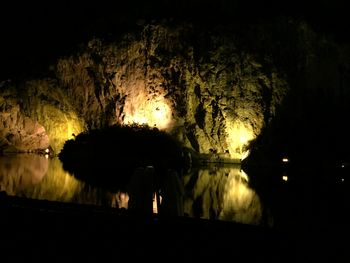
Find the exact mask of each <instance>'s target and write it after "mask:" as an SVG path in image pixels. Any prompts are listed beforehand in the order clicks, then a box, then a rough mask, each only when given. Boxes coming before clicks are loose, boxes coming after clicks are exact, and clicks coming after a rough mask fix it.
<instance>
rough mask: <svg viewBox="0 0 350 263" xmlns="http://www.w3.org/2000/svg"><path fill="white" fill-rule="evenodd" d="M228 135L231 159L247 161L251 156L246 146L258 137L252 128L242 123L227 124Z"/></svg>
mask: <svg viewBox="0 0 350 263" xmlns="http://www.w3.org/2000/svg"><path fill="white" fill-rule="evenodd" d="M226 133H227V145H228V148H229V151H230V155H231V158H233V159H240V160H243V159H245V158H246V157H247V156H248V155H249V150H248V149H247V148H246V146H247V145H248V143H249V142H250V141H251V140H253V139H254V138H255V137H256V136H255V135H254V132H253V129H252V127H251V126H250V125H249V124H247V123H244V122H242V121H232V122H227V123H226Z"/></svg>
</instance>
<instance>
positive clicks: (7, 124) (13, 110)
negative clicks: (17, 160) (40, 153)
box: [0, 95, 49, 152]
mask: <svg viewBox="0 0 350 263" xmlns="http://www.w3.org/2000/svg"><path fill="white" fill-rule="evenodd" d="M48 146H49V138H48V136H47V134H46V132H45V129H44V127H43V126H42V125H40V124H39V123H38V122H37V121H34V120H33V119H31V118H29V117H26V116H24V115H23V114H22V113H21V111H20V106H19V105H18V103H17V101H16V100H15V99H13V98H8V97H7V98H5V97H3V96H1V95H0V151H1V150H2V151H4V152H18V151H19V152H26V151H29V150H40V149H45V148H47V147H48Z"/></svg>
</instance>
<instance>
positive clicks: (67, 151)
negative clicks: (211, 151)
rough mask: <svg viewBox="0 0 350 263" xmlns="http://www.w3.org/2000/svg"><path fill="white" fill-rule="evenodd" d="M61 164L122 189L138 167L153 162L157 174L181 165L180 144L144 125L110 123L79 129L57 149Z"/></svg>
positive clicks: (80, 175)
mask: <svg viewBox="0 0 350 263" xmlns="http://www.w3.org/2000/svg"><path fill="white" fill-rule="evenodd" d="M58 156H59V159H60V160H61V161H62V163H63V168H64V169H65V170H67V171H68V172H70V173H71V174H73V175H74V176H75V177H77V178H79V179H82V180H84V181H88V182H90V183H92V184H94V185H99V186H100V187H104V188H107V189H109V190H125V188H126V186H127V185H128V182H129V181H130V178H131V177H132V176H134V175H135V173H136V171H135V170H136V169H137V168H139V167H147V166H153V167H154V168H155V170H156V171H157V176H162V174H163V171H164V169H163V168H161V167H164V168H166V169H168V168H172V169H182V167H183V166H184V157H183V156H184V155H183V148H182V146H181V144H180V143H179V142H178V141H176V140H175V139H174V138H173V137H172V136H171V135H169V134H167V133H165V132H162V131H159V130H158V129H156V128H149V127H146V126H138V125H134V126H112V127H108V128H105V129H101V130H91V131H89V132H85V133H81V134H79V135H77V136H76V137H75V139H72V140H69V141H67V142H66V143H65V145H64V147H63V149H62V151H61V152H60V153H59V155H58Z"/></svg>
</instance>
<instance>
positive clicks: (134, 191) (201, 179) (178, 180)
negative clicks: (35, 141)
mask: <svg viewBox="0 0 350 263" xmlns="http://www.w3.org/2000/svg"><path fill="white" fill-rule="evenodd" d="M165 178H167V179H166V181H165V183H163V186H162V188H161V189H160V192H158V193H157V194H158V196H156V194H155V193H151V195H147V194H146V195H142V194H140V192H144V191H145V189H146V188H147V187H148V186H149V185H150V183H149V182H147V173H146V176H145V173H141V174H137V173H135V176H134V177H133V178H132V179H131V183H130V185H131V187H129V188H127V189H126V190H125V189H123V190H117V191H113V192H111V191H109V190H106V189H102V188H99V187H96V186H93V185H91V184H88V183H86V182H84V181H81V180H78V179H76V178H75V177H74V176H72V175H71V174H69V173H68V172H66V171H65V170H64V169H63V168H62V163H61V161H60V160H59V159H58V158H45V156H41V155H30V154H21V155H13V156H0V190H1V191H5V192H6V193H7V194H8V195H12V196H20V197H26V198H31V199H40V200H51V201H61V202H70V203H79V204H93V205H100V206H108V207H115V208H119V209H121V208H124V209H130V208H133V207H134V208H135V207H137V206H144V207H146V206H148V205H149V206H150V209H153V212H154V213H157V212H158V210H159V209H158V208H161V209H163V211H169V214H171V215H174V214H176V215H180V216H189V217H196V218H204V219H215V220H225V221H234V222H240V223H245V224H253V225H261V224H267V225H272V224H273V216H272V215H271V211H270V204H269V202H268V201H269V199H268V198H265V197H264V198H262V197H261V196H259V194H258V193H257V191H256V190H255V189H254V187H252V184H251V182H250V178H249V175H247V174H246V173H245V172H244V171H243V170H241V169H240V166H238V165H231V166H221V167H219V166H214V165H212V166H208V167H203V168H201V169H197V170H192V171H189V172H188V173H186V174H184V175H183V176H177V175H176V174H170V175H168V177H165ZM281 182H282V181H281ZM145 196H147V198H146V197H145ZM139 197H140V198H141V200H142V201H141V202H138V199H137V198H139ZM145 199H149V200H148V201H146V202H145ZM150 199H153V200H150ZM156 200H158V205H157V202H156ZM137 202H138V203H137ZM147 209H148V208H147Z"/></svg>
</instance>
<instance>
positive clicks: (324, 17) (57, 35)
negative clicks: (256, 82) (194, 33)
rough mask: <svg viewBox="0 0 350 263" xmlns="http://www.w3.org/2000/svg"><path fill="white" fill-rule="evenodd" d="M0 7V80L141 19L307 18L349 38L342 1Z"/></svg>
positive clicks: (180, 0) (136, 1)
mask: <svg viewBox="0 0 350 263" xmlns="http://www.w3.org/2000/svg"><path fill="white" fill-rule="evenodd" d="M305 2H307V4H306V3H305ZM0 10H1V16H0V30H1V41H0V42H1V43H0V63H1V64H0V71H1V73H0V79H2V80H3V79H7V78H18V77H19V78H25V77H26V76H27V75H30V74H31V73H33V72H36V73H38V72H40V71H42V70H44V69H46V68H47V67H48V64H49V63H51V62H52V63H53V62H54V61H55V60H56V59H57V57H59V56H63V55H66V54H70V53H72V52H74V50H76V48H77V46H78V44H79V43H82V42H86V41H87V40H89V39H91V38H92V37H93V36H99V37H110V36H115V35H120V34H122V33H124V32H127V31H128V29H130V28H132V26H133V25H135V22H136V21H137V20H139V19H145V20H146V21H152V20H153V19H156V20H160V19H163V18H173V19H175V20H185V21H191V22H193V21H194V22H198V23H204V24H206V23H207V24H214V23H231V22H232V23H236V22H239V23H250V22H254V21H256V20H257V19H268V18H270V17H275V16H281V15H283V16H290V17H294V18H297V19H299V18H302V19H306V20H307V21H308V22H309V23H310V24H311V25H312V26H313V27H314V28H315V30H316V31H318V32H324V33H326V34H329V35H331V36H332V37H334V38H335V39H336V40H337V41H338V40H339V41H349V39H350V34H348V32H347V31H348V25H349V24H350V23H349V16H348V15H347V14H346V10H347V8H346V7H345V1H343V0H319V1H316V0H315V1H301V0H294V1H293V0H286V1H282V0H281V1H277V0H265V1H263V0H250V1H249V0H248V1H247V0H246V1H244V0H176V1H175V0H144V1H141V0H128V1H119V0H118V1H95V2H92V1H85V2H83V1H78V2H77V1H66V0H61V1H47V2H46V3H41V1H40V2H39V1H37V2H35V1H31V2H30V3H29V1H26V2H25V1H23V2H13V1H11V2H10V4H9V3H4V2H2V3H1V4H0Z"/></svg>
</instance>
